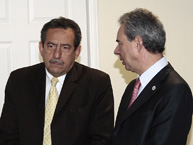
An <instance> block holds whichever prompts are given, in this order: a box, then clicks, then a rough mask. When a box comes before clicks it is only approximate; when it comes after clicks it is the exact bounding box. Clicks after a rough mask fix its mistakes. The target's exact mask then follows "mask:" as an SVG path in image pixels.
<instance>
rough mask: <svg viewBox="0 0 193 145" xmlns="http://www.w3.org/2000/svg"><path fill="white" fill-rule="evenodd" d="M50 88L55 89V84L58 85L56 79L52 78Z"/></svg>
mask: <svg viewBox="0 0 193 145" xmlns="http://www.w3.org/2000/svg"><path fill="white" fill-rule="evenodd" d="M51 83H52V86H53V87H55V86H56V84H57V83H58V78H55V77H53V78H52V80H51Z"/></svg>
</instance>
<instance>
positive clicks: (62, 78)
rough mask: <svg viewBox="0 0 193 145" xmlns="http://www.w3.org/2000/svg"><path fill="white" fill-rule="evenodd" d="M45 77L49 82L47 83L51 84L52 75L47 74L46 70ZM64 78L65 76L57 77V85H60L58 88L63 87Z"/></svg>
mask: <svg viewBox="0 0 193 145" xmlns="http://www.w3.org/2000/svg"><path fill="white" fill-rule="evenodd" d="M46 77H47V79H48V80H49V82H51V80H52V78H53V77H54V76H52V75H51V74H50V73H49V72H48V70H47V69H46ZM65 77H66V74H64V75H62V76H60V77H58V81H59V83H60V86H62V85H63V82H64V79H65Z"/></svg>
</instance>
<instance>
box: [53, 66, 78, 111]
mask: <svg viewBox="0 0 193 145" xmlns="http://www.w3.org/2000/svg"><path fill="white" fill-rule="evenodd" d="M78 74H81V69H80V67H79V66H78V65H77V63H75V64H74V66H73V68H72V69H71V70H70V71H69V72H68V74H67V76H66V78H65V81H64V84H63V87H62V90H61V93H60V96H59V100H58V104H57V106H56V111H55V115H57V113H58V112H59V111H60V110H61V108H62V107H63V106H64V105H65V104H66V103H67V101H68V99H69V98H70V96H71V95H72V93H73V92H74V90H75V89H76V87H77V84H76V83H75V81H76V80H77V79H78Z"/></svg>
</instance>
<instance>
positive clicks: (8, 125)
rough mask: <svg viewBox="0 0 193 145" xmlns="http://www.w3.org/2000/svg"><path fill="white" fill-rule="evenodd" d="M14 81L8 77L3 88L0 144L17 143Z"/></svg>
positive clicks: (15, 144)
mask: <svg viewBox="0 0 193 145" xmlns="http://www.w3.org/2000/svg"><path fill="white" fill-rule="evenodd" d="M14 83H15V82H14V81H13V80H12V79H11V77H10V78H9V80H8V82H7V85H6V89H5V103H4V106H3V110H2V114H1V119H0V145H19V138H18V135H19V131H18V128H17V122H16V109H15V103H14V100H13V95H14V90H13V89H12V88H13V87H12V85H14Z"/></svg>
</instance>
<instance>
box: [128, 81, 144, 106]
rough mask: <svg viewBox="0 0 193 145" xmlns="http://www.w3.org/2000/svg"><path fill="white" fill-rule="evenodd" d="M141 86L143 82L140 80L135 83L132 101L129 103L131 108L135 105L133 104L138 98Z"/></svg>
mask: <svg viewBox="0 0 193 145" xmlns="http://www.w3.org/2000/svg"><path fill="white" fill-rule="evenodd" d="M140 85H141V82H140V80H139V78H138V79H137V81H136V82H135V86H134V89H133V93H132V97H131V100H130V103H129V107H130V106H131V105H132V104H133V102H134V101H135V99H136V98H137V94H138V92H139V87H140Z"/></svg>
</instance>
